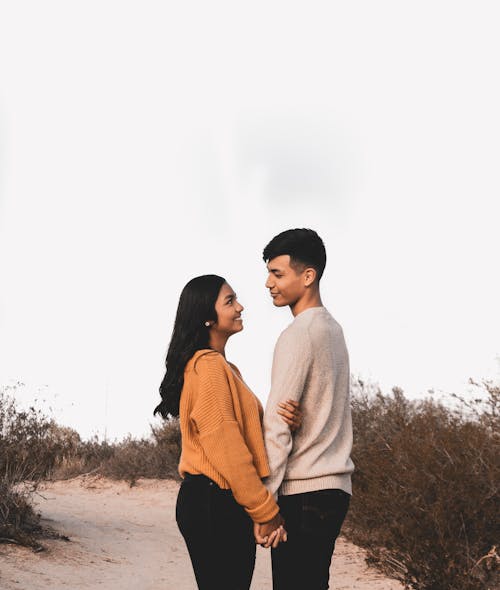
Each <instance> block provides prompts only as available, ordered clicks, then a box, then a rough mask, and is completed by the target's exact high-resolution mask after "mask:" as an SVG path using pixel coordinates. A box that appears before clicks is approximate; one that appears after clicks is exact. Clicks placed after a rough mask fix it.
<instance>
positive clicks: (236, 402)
mask: <svg viewBox="0 0 500 590" xmlns="http://www.w3.org/2000/svg"><path fill="white" fill-rule="evenodd" d="M179 417H180V426H181V435H182V452H181V458H180V463H179V473H180V475H181V477H184V474H185V473H191V474H193V475H199V474H203V475H206V476H207V477H209V478H210V479H211V480H213V481H214V482H215V483H216V484H217V485H218V486H219V487H221V488H222V489H231V490H232V492H233V495H234V498H235V500H236V501H237V502H238V503H239V504H241V505H242V506H243V507H244V508H245V510H246V511H247V513H248V515H249V516H250V518H251V519H252V520H253V521H254V522H266V521H268V520H271V518H273V516H275V515H276V514H277V513H278V510H279V509H278V505H277V504H276V501H275V500H274V497H273V495H272V494H271V493H270V492H269V491H268V490H267V488H266V487H265V486H264V484H263V483H262V479H261V478H263V477H266V476H268V475H269V466H268V462H267V456H266V450H265V447H264V440H263V436H262V418H263V409H262V405H261V404H260V402H259V400H258V399H257V397H256V396H255V395H254V394H253V393H252V392H251V391H250V389H249V388H248V387H247V385H246V384H245V382H244V381H243V379H242V377H241V374H240V372H239V370H238V369H237V367H235V366H234V365H232V364H230V363H228V362H227V361H226V359H225V358H224V357H223V356H222V355H221V354H219V353H218V352H215V351H213V350H208V349H207V350H199V351H197V352H196V353H195V354H194V355H193V357H192V358H191V359H190V361H189V362H188V363H187V365H186V368H185V371H184V386H183V388H182V392H181V400H180V409H179Z"/></svg>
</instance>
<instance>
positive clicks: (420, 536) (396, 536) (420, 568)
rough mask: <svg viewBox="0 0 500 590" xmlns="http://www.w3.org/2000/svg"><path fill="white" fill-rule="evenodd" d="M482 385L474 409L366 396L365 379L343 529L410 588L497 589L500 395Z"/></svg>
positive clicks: (356, 401) (399, 396)
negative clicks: (481, 398)
mask: <svg viewBox="0 0 500 590" xmlns="http://www.w3.org/2000/svg"><path fill="white" fill-rule="evenodd" d="M484 387H485V389H486V392H487V393H488V402H487V403H486V405H485V404H484V403H481V407H480V409H479V410H478V411H476V412H475V413H474V412H470V411H467V412H465V411H464V412H461V413H459V412H456V411H450V410H449V409H446V408H445V407H443V406H441V405H439V404H438V403H435V402H433V401H432V400H426V401H424V402H410V401H408V400H407V399H406V398H405V397H404V395H403V392H402V391H401V390H400V389H398V388H395V389H394V390H393V393H392V395H391V396H385V395H382V394H381V393H380V392H377V393H376V394H375V395H368V394H367V392H366V388H365V387H364V386H363V384H362V383H359V384H358V392H357V394H356V395H355V396H354V397H353V422H354V448H353V459H354V462H355V464H356V471H355V474H354V476H353V486H354V495H353V498H352V504H351V509H350V513H349V516H348V519H347V521H346V526H345V530H346V533H347V535H348V536H349V537H350V538H351V539H352V540H353V541H354V542H355V543H357V544H359V545H362V546H364V547H366V548H367V549H368V552H369V555H370V559H371V561H372V562H373V563H375V564H377V565H378V566H379V567H381V568H382V569H383V570H384V571H386V572H387V573H389V574H390V575H392V576H393V577H395V578H397V579H399V580H401V581H402V582H403V583H404V584H405V587H407V588H413V589H415V590H479V589H481V590H485V589H489V588H491V589H493V588H494V587H498V586H495V584H496V583H498V570H497V566H498V555H497V553H496V544H497V543H498V539H499V528H498V516H497V513H498V482H499V464H498V456H499V453H498V450H499V449H498V447H499V444H498V443H499V439H498V432H499V430H498V426H499V420H498V399H499V396H498V393H499V392H498V388H495V387H493V386H492V385H491V384H490V383H485V384H484ZM466 409H467V408H466ZM476 409H477V406H476ZM469 410H470V408H469Z"/></svg>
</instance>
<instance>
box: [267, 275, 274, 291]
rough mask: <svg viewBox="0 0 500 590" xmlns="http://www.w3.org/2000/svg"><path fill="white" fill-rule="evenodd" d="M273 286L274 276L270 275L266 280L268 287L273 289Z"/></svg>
mask: <svg viewBox="0 0 500 590" xmlns="http://www.w3.org/2000/svg"><path fill="white" fill-rule="evenodd" d="M272 286H273V281H272V276H271V275H269V276H268V277H267V281H266V289H271V288H272Z"/></svg>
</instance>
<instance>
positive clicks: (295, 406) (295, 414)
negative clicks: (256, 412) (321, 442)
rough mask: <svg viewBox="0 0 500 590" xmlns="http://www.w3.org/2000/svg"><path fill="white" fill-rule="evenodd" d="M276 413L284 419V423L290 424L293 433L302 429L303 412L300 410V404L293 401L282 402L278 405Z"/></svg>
mask: <svg viewBox="0 0 500 590" xmlns="http://www.w3.org/2000/svg"><path fill="white" fill-rule="evenodd" d="M276 411H277V412H278V414H279V415H280V416H281V417H282V418H283V421H284V422H286V423H287V424H288V426H289V427H290V431H291V432H295V431H296V430H298V429H299V428H300V425H301V424H302V412H301V411H300V408H299V402H296V401H294V400H293V399H287V400H286V402H280V403H279V404H278V409H277V410H276Z"/></svg>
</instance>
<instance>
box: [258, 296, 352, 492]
mask: <svg viewBox="0 0 500 590" xmlns="http://www.w3.org/2000/svg"><path fill="white" fill-rule="evenodd" d="M349 382H350V375H349V356H348V353H347V348H346V345H345V341H344V335H343V332H342V328H341V327H340V325H339V324H338V323H337V322H336V321H335V320H334V319H333V317H332V316H331V315H330V313H329V312H328V311H327V310H326V309H325V308H324V307H311V308H308V309H306V310H304V311H303V312H301V313H300V314H298V315H297V316H296V317H295V319H294V321H293V322H292V323H291V324H290V325H289V326H288V328H286V329H285V330H284V331H283V332H282V334H281V335H280V337H279V339H278V342H277V343H276V348H275V350H274V359H273V369H272V378H271V392H270V394H269V398H268V401H267V405H266V411H265V414H264V439H265V444H266V451H267V456H268V460H269V467H270V471H271V475H270V476H269V477H267V478H266V479H265V484H266V486H267V488H268V489H269V491H270V492H271V493H272V494H276V493H279V494H280V495H290V494H298V493H303V492H311V491H315V490H322V489H335V488H338V489H342V490H344V491H345V492H347V493H349V494H351V493H352V488H351V473H352V472H353V470H354V464H353V462H352V461H351V458H350V454H351V448H352V422H351V409H350V400H349ZM286 398H291V399H294V400H297V401H300V404H301V410H302V412H303V421H302V425H301V427H300V429H299V430H298V431H297V432H296V433H294V434H291V433H290V429H289V428H288V426H287V425H286V424H285V422H283V420H282V419H281V418H280V416H279V415H278V414H277V413H276V409H277V404H278V403H279V402H280V401H282V400H283V399H286Z"/></svg>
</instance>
